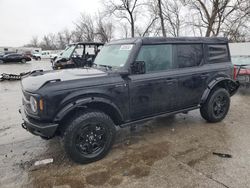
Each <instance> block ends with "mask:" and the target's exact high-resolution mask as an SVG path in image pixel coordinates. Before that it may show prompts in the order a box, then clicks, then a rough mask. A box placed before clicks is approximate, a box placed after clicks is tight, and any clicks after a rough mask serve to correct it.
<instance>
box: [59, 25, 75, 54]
mask: <svg viewBox="0 0 250 188" xmlns="http://www.w3.org/2000/svg"><path fill="white" fill-rule="evenodd" d="M72 37H73V34H72V32H70V31H69V30H68V29H65V30H63V31H61V32H58V33H57V47H58V49H64V48H65V47H66V46H67V45H68V44H70V43H71V42H72Z"/></svg>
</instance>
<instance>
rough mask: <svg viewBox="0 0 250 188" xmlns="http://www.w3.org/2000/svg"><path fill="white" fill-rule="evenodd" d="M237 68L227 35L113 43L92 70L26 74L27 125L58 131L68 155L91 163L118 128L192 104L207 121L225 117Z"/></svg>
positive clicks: (45, 133)
mask: <svg viewBox="0 0 250 188" xmlns="http://www.w3.org/2000/svg"><path fill="white" fill-rule="evenodd" d="M233 71H234V69H233V65H232V63H231V57H230V52H229V48H228V41H227V39H226V38H193V37H188V38H186V37H185V38H161V37H156V38H151V37H149V38H131V39H123V40H117V41H113V42H110V43H108V44H106V45H105V46H104V47H103V48H102V50H101V51H100V53H99V54H98V56H97V57H96V59H95V61H94V65H93V66H92V67H91V68H89V67H84V68H77V69H64V70H52V71H33V72H32V74H30V75H29V76H25V77H24V78H23V79H22V82H21V85H22V91H23V107H22V109H21V110H20V112H21V114H22V118H23V120H24V122H23V124H22V127H23V128H25V129H27V130H28V131H30V132H31V133H33V134H35V135H39V136H41V137H42V138H46V139H50V138H53V137H54V136H60V137H62V139H63V145H64V149H65V151H66V153H67V154H68V156H69V157H70V158H71V159H73V160H74V161H75V162H78V163H89V162H93V161H96V160H99V159H101V158H103V157H104V156H105V155H106V154H107V153H108V151H109V150H110V148H111V147H112V144H113V142H114V139H115V134H116V126H121V127H125V126H129V125H132V124H134V123H139V122H143V121H146V120H150V119H152V118H156V117H160V116H165V115H172V114H177V113H181V112H188V111H190V110H194V109H200V113H201V116H202V117H203V118H204V119H205V120H206V121H208V122H219V121H221V120H223V119H224V118H225V116H226V115H227V113H228V110H229V106H230V96H232V95H233V94H235V92H236V91H237V89H238V87H239V83H238V82H237V81H235V80H234V79H233V74H234V72H233ZM166 123H167V122H166Z"/></svg>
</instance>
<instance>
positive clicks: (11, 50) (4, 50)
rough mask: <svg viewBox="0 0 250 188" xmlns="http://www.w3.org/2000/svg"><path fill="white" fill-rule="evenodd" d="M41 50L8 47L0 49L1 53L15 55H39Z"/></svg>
mask: <svg viewBox="0 0 250 188" xmlns="http://www.w3.org/2000/svg"><path fill="white" fill-rule="evenodd" d="M41 51H42V48H33V47H9V46H2V47H0V53H1V52H15V53H23V54H27V55H30V54H32V53H41Z"/></svg>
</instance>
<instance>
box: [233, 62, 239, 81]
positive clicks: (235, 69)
mask: <svg viewBox="0 0 250 188" xmlns="http://www.w3.org/2000/svg"><path fill="white" fill-rule="evenodd" d="M237 73H238V69H237V67H236V66H235V65H234V72H233V78H234V80H236V78H237Z"/></svg>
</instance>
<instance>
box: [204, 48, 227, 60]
mask: <svg viewBox="0 0 250 188" xmlns="http://www.w3.org/2000/svg"><path fill="white" fill-rule="evenodd" d="M206 49H207V61H208V63H223V62H228V61H230V58H229V51H228V46H227V45H226V44H212V45H207V47H206Z"/></svg>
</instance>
